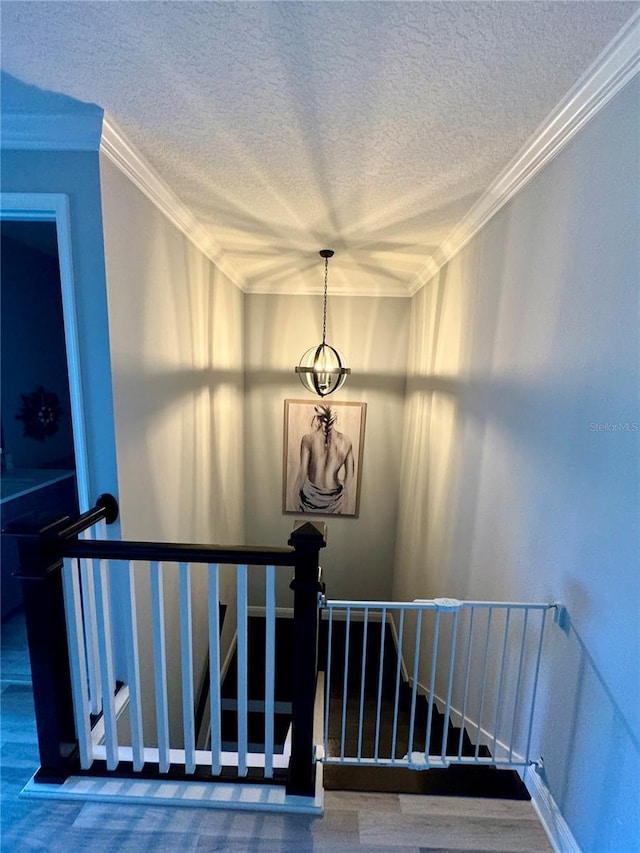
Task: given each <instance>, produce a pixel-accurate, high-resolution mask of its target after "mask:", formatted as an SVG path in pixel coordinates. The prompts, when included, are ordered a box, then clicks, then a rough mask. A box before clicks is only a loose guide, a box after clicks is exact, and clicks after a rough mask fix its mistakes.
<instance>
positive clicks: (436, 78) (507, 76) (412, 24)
mask: <svg viewBox="0 0 640 853" xmlns="http://www.w3.org/2000/svg"><path fill="white" fill-rule="evenodd" d="M637 8H638V4H637V3H622V2H621V3H618V2H586V0H585V2H555V1H554V2H401V3H393V2H293V3H290V2H258V3H253V2H227V3H217V2H186V0H184V1H183V2H114V0H111V2H72V3H66V2H38V3H34V2H8V0H5V2H3V3H2V8H1V15H2V45H1V46H2V53H1V58H2V67H3V69H4V70H5V71H7V72H8V73H10V74H12V75H14V76H15V77H18V78H19V79H20V80H22V81H24V82H25V83H29V84H33V85H35V86H38V87H41V88H44V89H47V90H51V91H54V92H61V93H64V94H66V95H70V96H72V97H74V98H77V99H79V100H82V101H88V102H92V103H96V104H98V105H100V106H101V107H103V108H104V109H105V110H106V111H107V112H108V113H109V114H110V115H111V116H113V117H114V119H115V121H116V122H117V124H118V125H119V126H120V127H121V128H122V130H123V131H124V133H125V134H126V136H127V137H128V138H129V139H130V140H131V141H132V142H133V143H134V144H135V145H136V146H137V147H138V149H139V150H140V151H141V152H142V154H143V155H144V156H145V157H146V159H147V160H148V161H149V162H150V163H151V164H152V166H153V167H154V168H155V169H156V171H157V172H158V173H159V174H160V175H161V177H162V178H164V180H165V181H166V182H167V183H168V184H169V185H170V186H171V187H172V189H173V190H174V192H175V193H176V194H177V195H178V196H179V197H180V199H181V200H182V201H183V202H184V203H185V204H186V205H187V207H189V208H190V209H191V210H192V211H193V213H194V214H195V216H196V217H197V219H198V220H199V221H200V222H201V223H202V224H203V225H204V226H205V227H206V228H207V229H209V232H210V234H211V237H212V238H213V239H214V240H215V241H216V242H217V243H218V244H219V245H220V246H221V247H222V249H223V251H224V254H225V257H226V259H227V260H228V261H230V262H231V263H232V264H233V266H234V267H235V268H236V269H237V270H238V272H239V274H240V279H241V282H242V284H243V286H244V287H245V288H246V289H247V290H249V291H252V290H255V291H272V290H286V291H289V292H295V291H296V290H297V289H300V291H304V290H317V289H318V287H319V286H321V278H322V269H321V262H320V259H319V258H318V256H317V251H318V249H320V248H322V247H324V246H329V247H331V248H333V249H335V250H336V256H335V258H334V260H333V261H332V262H331V266H330V285H331V289H332V290H335V292H338V291H339V290H342V291H344V292H369V293H372V294H375V293H390V292H391V293H393V292H397V293H399V294H406V293H407V292H409V289H410V288H411V286H412V284H413V283H414V282H415V280H416V276H417V275H419V274H420V272H421V270H423V269H424V268H425V265H426V264H428V261H429V258H430V256H431V255H432V254H433V252H434V251H435V250H436V249H437V247H438V246H440V245H441V244H442V243H443V241H444V240H445V239H446V238H447V236H448V235H449V234H450V232H451V231H452V230H453V228H454V227H455V226H456V224H457V223H458V222H459V221H460V220H461V219H462V218H463V216H464V214H465V213H466V212H467V211H468V209H469V208H470V207H471V205H472V204H473V203H474V202H475V201H476V200H477V199H478V198H479V197H480V196H481V195H482V193H483V192H484V191H485V190H486V189H487V187H488V186H489V185H490V184H491V182H492V181H493V180H494V179H495V178H496V177H497V175H498V174H499V173H500V172H501V171H502V170H503V169H504V168H505V166H506V165H507V164H508V163H509V161H510V160H511V159H512V158H513V157H514V156H515V154H516V153H517V152H518V150H519V149H520V148H521V147H522V145H523V144H524V143H525V142H526V141H527V140H528V139H530V138H531V136H532V134H534V132H535V131H536V128H538V126H539V125H540V124H541V123H542V122H543V120H544V119H545V117H546V116H547V115H548V114H549V112H550V111H551V110H552V108H553V107H554V106H555V105H556V104H557V103H558V102H559V101H560V100H561V98H562V97H563V96H564V95H565V94H566V92H567V91H568V90H569V89H570V88H571V86H572V85H573V84H574V83H575V82H576V80H577V79H578V78H579V77H580V76H581V75H582V74H583V72H584V71H585V70H586V69H587V68H588V66H589V65H590V64H591V63H592V62H593V61H594V59H595V58H596V57H597V56H598V54H599V53H600V52H601V51H602V50H603V49H604V48H605V47H606V45H607V44H608V43H609V41H610V40H611V39H612V38H613V37H614V36H615V34H616V33H617V32H618V31H619V29H620V28H621V26H622V25H623V24H624V23H625V22H626V21H627V20H628V19H629V18H630V17H631V15H632V14H633V12H634V11H635V10H636V9H637Z"/></svg>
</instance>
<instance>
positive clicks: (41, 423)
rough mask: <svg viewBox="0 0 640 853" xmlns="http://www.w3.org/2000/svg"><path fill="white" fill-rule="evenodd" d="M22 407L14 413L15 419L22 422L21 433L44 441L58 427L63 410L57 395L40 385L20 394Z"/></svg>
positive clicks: (56, 430)
mask: <svg viewBox="0 0 640 853" xmlns="http://www.w3.org/2000/svg"><path fill="white" fill-rule="evenodd" d="M20 396H21V397H22V408H21V409H20V411H19V412H18V414H17V415H16V420H17V421H23V422H24V432H23V435H24V436H25V437H28V438H35V440H36V441H44V440H45V438H49V437H51V436H52V435H54V434H55V433H56V432H58V430H59V429H60V427H59V426H58V422H59V421H60V417H61V416H62V414H64V413H63V410H62V408H61V407H60V401H59V400H58V395H57V394H53V393H49V392H48V391H45V390H44V388H43V387H42V385H40V387H39V388H38V389H37V390H36V391H33V392H32V393H31V394H20Z"/></svg>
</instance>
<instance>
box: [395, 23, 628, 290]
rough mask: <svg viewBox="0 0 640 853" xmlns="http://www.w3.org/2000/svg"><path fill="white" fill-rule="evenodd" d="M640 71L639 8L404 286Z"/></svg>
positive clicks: (451, 249) (451, 250)
mask: <svg viewBox="0 0 640 853" xmlns="http://www.w3.org/2000/svg"><path fill="white" fill-rule="evenodd" d="M638 72H640V11H639V12H636V13H635V14H634V15H633V16H632V17H631V18H630V19H629V21H627V23H626V24H625V25H624V27H623V28H622V29H621V30H620V32H619V33H618V34H617V36H616V37H615V38H614V39H613V41H611V42H610V43H609V45H608V46H607V47H606V48H605V50H604V51H603V52H602V53H601V54H600V56H598V58H597V59H596V60H595V62H594V63H593V64H592V65H591V66H590V67H589V68H588V69H587V71H586V72H585V73H584V74H583V75H582V77H580V79H579V80H578V81H577V83H576V84H575V85H574V86H573V87H572V88H571V89H570V90H569V92H568V93H567V94H566V96H565V97H564V98H563V99H562V100H561V101H560V103H559V104H558V105H557V107H555V109H554V110H552V112H551V113H550V114H549V115H548V116H547V118H546V120H545V121H544V122H543V124H542V125H541V126H540V127H539V128H538V130H537V131H536V133H534V135H533V137H532V139H531V140H530V141H529V142H527V143H526V144H525V146H524V147H523V148H522V149H521V150H520V152H519V153H518V154H517V155H516V157H515V158H514V159H513V160H512V161H511V163H510V164H509V165H508V166H507V168H506V169H505V170H504V171H503V172H501V173H500V175H499V176H498V177H497V178H496V180H495V181H494V182H493V183H492V184H491V186H490V187H489V188H488V190H487V191H486V192H485V193H484V194H483V195H482V196H481V198H480V199H479V200H478V201H477V202H476V203H475V204H474V205H473V207H472V208H471V209H470V210H469V212H468V213H467V214H466V216H465V217H464V219H463V220H462V221H461V222H460V223H459V224H458V225H457V226H456V228H455V229H454V230H453V232H452V233H451V234H450V235H449V237H448V238H447V239H446V240H445V241H444V243H442V245H441V246H439V247H438V249H437V250H436V251H435V253H434V254H433V255H432V257H431V258H430V259H429V261H428V262H427V263H426V264H425V266H424V267H423V268H422V269H421V270H420V272H419V273H418V274H417V275H416V277H415V278H414V280H413V282H412V283H411V285H410V286H409V292H410V294H411V295H414V294H415V293H417V292H418V290H420V288H421V287H423V286H424V285H425V284H426V283H427V282H428V281H429V280H430V279H432V278H433V277H434V275H436V274H437V272H438V271H439V270H440V269H441V268H442V267H443V266H444V265H445V264H446V263H447V262H448V261H450V260H451V258H452V257H454V255H456V254H457V253H458V252H459V251H460V250H461V249H462V248H463V247H464V246H465V245H466V244H467V243H468V242H469V240H471V239H472V238H473V237H474V236H475V235H476V234H477V233H478V231H480V229H481V228H483V227H484V226H485V225H486V224H487V222H488V221H489V220H490V219H491V218H492V217H493V216H495V214H496V213H497V212H498V211H499V210H500V209H501V208H502V207H504V205H505V204H507V202H509V201H510V200H511V199H512V198H513V197H514V195H516V193H518V192H519V191H520V190H521V189H522V188H523V187H524V186H525V185H526V184H527V183H528V182H529V181H530V180H531V179H532V178H533V177H535V175H537V174H538V172H539V171H540V170H541V169H543V168H544V167H545V166H546V165H547V164H548V163H549V162H550V161H551V160H552V159H553V158H554V157H555V156H556V154H558V153H559V152H560V151H561V150H562V149H563V148H564V147H565V145H567V144H568V143H569V142H570V141H571V140H572V139H573V137H574V136H575V135H576V134H577V133H578V132H579V131H580V130H581V129H582V128H583V127H584V126H585V124H587V122H589V121H590V120H591V119H592V118H593V117H594V116H595V115H596V114H597V113H598V112H600V110H601V109H602V108H603V107H605V106H606V105H607V104H608V103H609V101H610V100H611V99H612V98H613V97H615V95H617V94H618V92H620V90H621V89H622V88H624V86H626V85H627V83H629V82H630V81H631V80H632V79H633V78H634V77H635V76H636V74H638Z"/></svg>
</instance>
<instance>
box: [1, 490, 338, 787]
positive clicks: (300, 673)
mask: <svg viewBox="0 0 640 853" xmlns="http://www.w3.org/2000/svg"><path fill="white" fill-rule="evenodd" d="M117 516H118V506H117V502H116V501H115V498H113V497H111V496H110V495H106V496H102V497H101V498H99V499H98V502H97V504H96V507H95V508H94V509H92V510H90V511H89V512H87V513H84V514H83V515H81V516H80V517H79V518H78V519H76V520H75V521H71V520H70V519H68V518H63V519H60V520H58V521H56V522H54V523H52V524H50V525H47V526H46V527H45V528H43V529H40V530H38V531H36V532H33V533H22V534H21V535H19V536H18V548H19V555H20V569H19V571H18V573H17V574H18V577H19V578H20V579H21V581H22V586H23V595H24V605H25V614H26V623H27V636H28V643H29V654H30V660H31V669H32V680H33V691H34V702H35V711H36V726H37V732H38V744H39V751H40V769H39V770H38V772H37V774H36V776H35V780H36V781H42V782H57V783H61V782H63V781H64V780H65V779H66V778H68V776H70V775H74V774H77V773H81V774H87V775H91V774H93V775H116V776H117V775H124V776H129V777H131V776H133V777H141V778H152V779H157V778H160V779H161V778H169V779H172V780H173V779H186V780H189V779H198V781H203V779H211V780H221V779H222V780H224V781H233V780H236V779H237V780H240V781H243V780H244V781H273V782H274V783H280V784H286V787H287V792H288V793H291V794H297V795H302V796H313V795H314V793H315V755H314V748H313V741H312V735H313V706H314V701H315V688H316V676H317V643H318V606H317V603H318V594H319V592H320V591H321V590H322V584H321V582H320V569H319V565H318V554H319V550H320V549H321V548H323V547H325V544H326V543H325V538H324V525H314V524H310V523H306V524H303V525H301V526H299V527H298V528H297V529H294V532H293V533H292V535H291V538H290V539H289V547H283V548H268V547H264V548H262V547H247V546H228V547H220V546H209V545H193V544H178V543H154V542H133V541H115V540H106V539H105V540H99V539H88V538H86V539H79V538H78V535H79V534H80V533H82V532H84V531H86V530H88V529H89V528H91V527H93V526H94V525H96V524H98V523H102V522H106V523H113V521H115V520H116V518H117ZM176 566H177V571H176ZM223 567H233V570H234V571H235V596H236V606H235V617H236V620H237V656H238V696H237V750H232V751H231V750H229V749H223V743H222V739H221V730H222V727H221V714H222V710H221V709H222V703H221V692H220V688H221V675H222V664H223V661H221V644H220V634H221V631H220V628H221V626H220V612H221V608H220V604H221V602H220V586H219V579H220V573H221V571H222V570H223ZM279 567H290V568H293V580H292V583H291V588H292V589H293V590H294V628H293V631H294V634H293V650H292V654H293V672H292V681H293V684H294V692H293V695H292V724H291V732H290V744H289V745H288V746H286V747H285V749H284V750H283V752H282V754H278V753H277V751H276V749H275V747H274V706H275V701H274V668H275V646H274V638H275V610H276V595H275V589H276V570H277V568H279ZM169 570H171V573H172V575H173V576H174V577H173V580H174V581H175V582H176V583H177V598H178V614H179V618H178V622H179V631H178V633H179V639H178V645H179V656H178V657H179V660H178V663H177V666H176V668H175V669H176V670H179V678H178V684H176V683H175V679H174V676H175V675H176V672H174V669H173V667H168V666H167V661H168V654H167V652H168V649H167V643H168V640H169V639H170V635H169V634H168V631H167V625H166V623H165V615H166V612H167V610H168V608H169V606H170V605H171V602H168V601H167V600H165V595H164V593H165V587H166V581H167V576H166V574H167V572H168V571H169ZM194 570H195V571H197V572H198V573H199V575H200V576H201V577H200V584H199V587H198V588H199V589H202V586H203V584H202V580H203V578H202V574H203V572H206V590H207V592H206V611H207V616H208V627H207V636H206V641H205V643H207V642H208V652H209V655H208V660H209V681H210V702H209V704H210V724H211V725H210V727H211V748H210V749H207V750H202V749H197V748H196V737H197V733H196V729H195V709H196V705H197V690H196V687H197V685H196V673H195V671H194V622H193V614H194V602H193V600H192V589H193V580H194V579H193V577H192V574H193V572H194ZM259 571H262V572H263V581H262V583H263V584H264V600H265V616H266V625H267V632H266V643H265V703H264V709H265V723H264V751H263V752H262V753H256V752H255V751H251V750H250V749H249V743H248V719H249V711H248V708H249V703H248V696H247V658H248V654H247V623H248V598H249V595H248V590H249V578H250V574H252V573H256V572H259ZM176 575H177V577H176ZM147 579H148V581H147ZM147 582H148V585H149V588H148V602H149V610H150V619H149V620H146V619H145V620H141V619H140V618H139V613H138V606H137V604H136V596H137V591H139V590H140V587H141V585H142V587H146V584H147ZM196 604H200V602H196ZM94 620H95V624H94ZM148 622H150V625H149V624H148ZM149 634H150V635H151V636H150V637H149ZM141 637H145V638H146V639H145V642H146V643H147V645H148V646H150V647H151V649H152V658H153V660H152V661H151V660H146V659H145V660H141V659H140V656H139V648H138V644H139V640H140V638H141ZM94 639H95V643H94V642H93V640H94ZM118 650H120V652H121V656H123V657H124V664H120V665H119V666H118V665H117V664H116V661H115V656H116V655H117V653H118ZM195 651H196V652H201V651H202V650H201V649H198V648H197V647H196V648H195ZM93 655H95V660H90V657H92V656H93ZM141 667H142V668H143V675H144V676H145V678H146V682H147V684H148V682H149V676H150V673H149V670H151V669H152V670H153V673H152V675H151V678H152V680H153V687H154V690H153V696H152V697H150V696H149V695H148V693H149V691H148V690H147V691H143V689H142V678H141ZM117 671H120V672H123V673H124V677H123V678H121V679H117V678H116V673H117ZM92 673H93V675H92ZM92 681H93V682H94V683H92ZM95 682H98V683H99V684H100V691H99V697H100V702H99V704H100V708H99V712H98V714H96V713H95V711H96V707H95V706H96V695H97V694H96V687H95ZM176 690H177V691H178V692H179V693H180V695H181V703H179V704H181V717H182V721H181V722H182V725H181V726H180V727H179V729H180V731H179V732H178V741H179V743H178V745H176V743H175V740H176V733H175V731H174V730H175V725H172V723H173V722H174V721H173V720H170V716H171V715H170V708H171V707H173V705H175V702H173V704H172V699H171V697H172V695H174V694H175V692H176ZM150 715H151V716H152V717H153V718H154V719H153V722H154V727H155V737H154V738H153V744H152V745H149V744H148V743H146V742H145V735H144V731H145V726H146V727H147V728H148V727H149V724H148V723H149V718H150ZM174 716H175V715H174ZM125 719H126V726H123V721H124V720H125ZM123 728H126V729H128V732H127V735H126V737H125V735H124V734H123V733H122V729H123Z"/></svg>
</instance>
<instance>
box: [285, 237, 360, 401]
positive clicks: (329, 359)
mask: <svg viewBox="0 0 640 853" xmlns="http://www.w3.org/2000/svg"><path fill="white" fill-rule="evenodd" d="M333 254H334V253H333V249H322V250H321V251H320V257H321V258H324V298H323V303H322V343H321V344H318V346H316V347H311V349H308V350H307V351H306V352H305V354H304V355H303V356H302V358H301V359H300V364H299V365H298V366H297V367H296V373H297V374H298V376H299V377H300V381H301V382H302V384H303V385H304V387H305V388H306V389H307V390H308V391H311V393H312V394H318V396H319V397H326V396H327V395H328V394H333V392H334V391H337V390H338V388H341V387H342V386H343V385H344V381H345V379H346V378H347V376H348V375H349V374H350V373H351V368H349V367H344V365H343V361H342V356H341V355H340V353H339V352H338V350H337V349H334V347H332V346H329V344H328V343H327V342H326V337H327V282H328V280H329V258H332V257H333Z"/></svg>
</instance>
